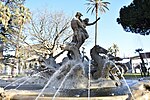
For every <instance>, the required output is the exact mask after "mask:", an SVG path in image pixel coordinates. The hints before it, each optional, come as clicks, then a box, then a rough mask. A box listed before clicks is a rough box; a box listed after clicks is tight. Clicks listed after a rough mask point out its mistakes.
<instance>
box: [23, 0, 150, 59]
mask: <svg viewBox="0 0 150 100" xmlns="http://www.w3.org/2000/svg"><path fill="white" fill-rule="evenodd" d="M105 1H108V2H110V3H111V4H110V5H108V7H109V10H108V11H107V12H106V13H104V14H100V13H99V17H101V19H100V21H99V22H98V40H97V44H98V45H100V46H102V47H104V48H106V49H108V48H109V47H111V46H112V45H113V43H115V44H117V45H118V47H119V50H120V55H119V56H121V57H123V56H134V55H137V54H135V49H138V48H143V49H144V51H143V52H148V51H150V47H149V42H150V39H149V37H150V36H141V35H138V34H134V33H129V32H125V31H124V30H123V28H122V26H121V25H119V24H118V23H117V22H116V19H117V18H118V17H119V10H120V8H121V7H123V6H127V5H129V4H130V3H131V2H132V0H105ZM86 2H87V1H86V0H26V3H25V5H26V7H28V8H30V10H31V12H32V11H36V10H37V9H48V10H49V11H63V12H64V13H65V14H67V15H69V16H74V14H75V13H76V12H77V11H80V12H81V13H82V14H83V17H82V18H83V19H84V18H86V17H88V18H89V19H90V22H92V21H94V20H95V15H94V14H92V15H91V13H86V8H87V6H86V5H85V3H86ZM87 30H88V33H89V35H90V38H89V39H88V40H87V41H86V43H85V44H84V45H85V48H86V51H87V55H89V51H90V48H92V47H93V46H94V34H95V32H94V30H95V29H94V26H89V27H87Z"/></svg>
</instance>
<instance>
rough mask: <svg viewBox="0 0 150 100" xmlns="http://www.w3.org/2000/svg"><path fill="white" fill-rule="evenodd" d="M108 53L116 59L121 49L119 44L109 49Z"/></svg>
mask: <svg viewBox="0 0 150 100" xmlns="http://www.w3.org/2000/svg"><path fill="white" fill-rule="evenodd" d="M108 51H109V53H110V54H111V55H113V56H114V57H116V56H117V53H118V52H119V47H118V46H117V44H114V43H113V45H112V46H111V47H109V48H108Z"/></svg>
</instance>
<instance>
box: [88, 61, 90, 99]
mask: <svg viewBox="0 0 150 100" xmlns="http://www.w3.org/2000/svg"><path fill="white" fill-rule="evenodd" d="M88 67H89V70H88V71H89V72H88V77H89V79H88V100H90V86H91V62H90V61H89V66H88Z"/></svg>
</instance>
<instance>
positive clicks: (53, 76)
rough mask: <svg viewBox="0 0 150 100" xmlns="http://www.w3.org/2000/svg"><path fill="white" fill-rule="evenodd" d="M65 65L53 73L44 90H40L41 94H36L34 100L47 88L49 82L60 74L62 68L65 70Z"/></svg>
mask: <svg viewBox="0 0 150 100" xmlns="http://www.w3.org/2000/svg"><path fill="white" fill-rule="evenodd" d="M65 67H66V65H63V66H61V67H60V68H59V69H58V70H56V71H55V73H54V74H53V75H52V76H51V77H50V79H49V81H48V82H47V83H46V85H45V86H44V88H43V89H42V90H41V92H40V93H39V94H38V96H37V97H36V98H35V100H38V98H39V97H40V96H41V94H42V93H43V92H44V90H45V89H46V88H47V86H48V85H49V84H50V82H51V81H52V80H53V79H54V78H55V77H56V76H57V75H58V74H59V73H60V72H61V70H62V69H63V68H65Z"/></svg>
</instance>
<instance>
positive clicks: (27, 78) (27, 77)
mask: <svg viewBox="0 0 150 100" xmlns="http://www.w3.org/2000/svg"><path fill="white" fill-rule="evenodd" d="M45 71H48V70H44V71H40V72H38V73H36V74H33V75H31V76H26V77H22V78H20V79H17V80H16V81H14V82H12V83H10V84H8V85H6V86H5V87H4V89H6V88H7V87H9V86H11V85H13V84H15V83H17V82H18V81H21V80H23V79H26V80H25V81H23V82H22V83H21V84H19V86H17V87H16V88H15V89H17V88H19V87H20V86H21V85H23V84H24V83H25V82H27V81H28V80H29V79H31V78H32V77H34V76H37V75H39V74H40V73H43V72H45ZM29 77H30V78H29Z"/></svg>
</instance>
